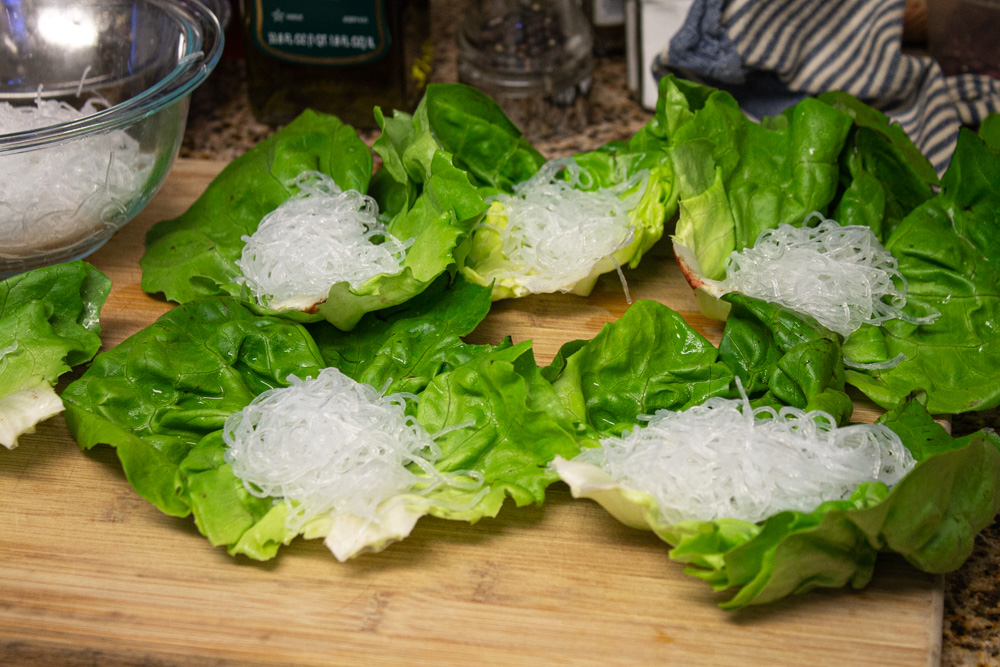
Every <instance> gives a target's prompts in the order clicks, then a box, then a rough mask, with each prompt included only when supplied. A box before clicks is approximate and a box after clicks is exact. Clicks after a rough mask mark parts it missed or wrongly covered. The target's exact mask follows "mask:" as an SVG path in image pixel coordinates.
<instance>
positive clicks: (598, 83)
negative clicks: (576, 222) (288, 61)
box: [181, 0, 1000, 665]
mask: <svg viewBox="0 0 1000 667" xmlns="http://www.w3.org/2000/svg"><path fill="white" fill-rule="evenodd" d="M431 6H432V12H433V25H434V30H435V34H434V43H435V45H436V48H437V50H436V54H435V70H434V75H433V77H432V80H434V81H455V80H457V69H456V47H455V37H454V31H455V28H456V27H457V26H458V24H459V22H460V19H461V9H462V7H463V6H464V5H463V3H462V2H461V0H432V1H431ZM568 114H569V116H567V117H566V118H560V119H559V122H558V123H555V124H553V122H552V119H551V118H550V117H547V118H544V119H541V120H540V121H539V122H530V123H527V124H526V125H525V126H524V127H522V129H523V130H524V132H525V136H526V137H527V138H528V139H529V140H530V141H532V143H534V144H535V145H536V146H537V147H538V148H539V150H541V151H542V153H543V154H545V155H546V156H547V157H557V156H561V155H568V154H570V153H574V152H579V151H583V150H591V149H593V148H596V147H598V146H600V145H602V144H604V143H606V142H608V141H613V140H619V139H627V138H628V137H630V136H632V135H633V134H634V133H635V132H636V131H637V130H638V129H639V128H640V127H642V126H643V125H644V124H645V123H646V122H648V120H649V118H650V117H651V114H650V113H649V112H647V111H645V110H643V109H642V108H641V107H640V106H639V105H638V104H637V103H636V102H634V101H633V100H632V99H630V98H629V96H628V94H627V92H626V90H625V63H624V59H623V58H599V59H597V60H596V62H595V67H594V84H593V89H592V91H591V93H590V96H589V99H588V100H587V101H586V104H578V105H577V106H575V107H573V108H572V109H571V110H570V111H569V112H568ZM276 129H277V128H276V127H273V126H268V125H263V124H261V123H258V122H257V121H256V120H255V119H254V117H253V114H252V113H251V112H250V108H249V105H248V102H247V95H246V79H245V68H244V65H243V62H242V60H241V59H240V58H239V57H238V49H235V50H234V49H233V48H232V47H231V48H229V49H227V57H225V58H224V59H223V60H222V61H221V63H220V64H219V67H218V68H217V69H216V71H215V72H214V73H213V74H212V75H211V77H209V79H208V81H207V82H206V83H205V84H204V85H203V86H202V87H201V88H199V89H198V90H197V91H195V93H194V95H193V97H192V101H191V114H190V118H189V121H188V128H187V132H186V134H185V136H184V142H183V145H182V147H181V156H183V157H188V158H205V159H216V160H232V159H233V158H235V157H237V156H238V155H240V154H241V153H243V152H244V151H246V150H247V149H248V148H251V147H252V146H254V145H256V144H257V143H258V142H259V141H260V140H262V139H264V138H265V137H267V136H268V135H270V134H272V133H273V132H274V131H275V130H276ZM376 135H377V132H374V131H368V132H364V133H362V138H363V139H365V141H367V142H368V143H369V144H370V143H371V142H372V141H374V139H375V136H376ZM997 426H1000V409H997V410H990V411H985V412H978V413H972V414H967V415H960V416H957V417H955V418H954V420H953V432H954V434H955V435H963V434H967V433H971V432H973V431H976V430H978V429H979V428H982V427H994V428H995V427H997ZM944 604H945V610H944V627H943V651H942V664H944V665H977V664H979V665H996V664H1000V522H994V523H993V525H991V526H990V527H989V528H987V529H986V530H985V531H983V533H982V534H980V536H979V538H978V539H977V541H976V546H975V551H974V553H973V554H972V556H971V557H970V558H969V560H968V561H967V562H966V564H965V565H964V566H963V567H962V569H960V570H959V571H957V572H954V573H952V574H950V575H948V576H947V577H946V578H945V602H944Z"/></svg>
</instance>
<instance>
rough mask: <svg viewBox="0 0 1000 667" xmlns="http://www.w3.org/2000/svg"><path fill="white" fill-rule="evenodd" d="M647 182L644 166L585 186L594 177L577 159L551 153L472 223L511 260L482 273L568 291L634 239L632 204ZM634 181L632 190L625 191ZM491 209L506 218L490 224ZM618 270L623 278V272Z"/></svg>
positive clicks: (535, 289)
mask: <svg viewBox="0 0 1000 667" xmlns="http://www.w3.org/2000/svg"><path fill="white" fill-rule="evenodd" d="M563 174H565V177H563ZM648 181H649V172H648V170H643V171H641V172H639V173H637V174H635V175H633V176H632V177H630V178H628V179H627V180H625V181H624V182H622V183H620V184H618V185H616V186H615V187H611V188H597V189H589V188H593V185H594V183H593V178H592V177H591V176H590V175H589V174H587V172H585V171H584V170H583V169H581V167H580V166H579V165H578V164H577V163H576V161H575V160H573V159H572V158H562V159H556V160H550V161H549V162H547V163H546V164H545V165H543V166H542V168H541V169H540V170H539V171H538V172H537V173H536V174H535V175H533V176H532V177H531V178H530V179H528V180H526V181H523V182H521V183H518V184H517V185H515V186H514V194H513V195H510V194H506V193H501V194H499V195H496V196H495V197H491V198H490V200H489V201H491V202H493V201H496V202H499V203H500V204H501V205H502V206H503V211H502V212H498V213H494V212H493V211H491V212H490V214H489V215H488V216H487V218H486V219H484V221H483V222H482V223H480V224H479V225H478V226H477V230H482V229H490V230H492V231H494V232H496V233H497V234H498V235H499V239H500V245H501V248H502V251H503V254H504V256H505V257H506V258H507V259H508V260H509V261H510V264H511V265H512V266H510V267H507V268H503V269H499V270H496V271H494V272H490V274H489V275H487V276H485V277H486V278H487V279H491V280H492V279H499V280H504V279H514V280H516V281H517V282H518V283H519V284H521V285H523V286H524V287H525V288H526V289H527V290H528V291H529V292H532V293H542V292H556V291H569V290H570V289H572V287H573V285H574V284H576V283H577V282H579V281H580V280H583V279H584V278H586V277H587V276H589V275H590V274H591V272H592V271H593V270H594V268H595V266H596V265H597V264H598V262H600V261H601V260H602V259H604V258H605V257H608V256H610V255H612V254H613V253H615V252H617V251H618V250H621V249H622V248H625V247H628V245H629V244H630V243H632V241H633V239H634V226H633V225H632V223H631V221H630V219H629V211H630V210H632V209H633V208H635V207H636V206H637V205H638V203H639V201H640V200H641V198H642V195H643V193H644V191H645V189H646V185H647V184H648ZM637 185H639V186H640V187H639V188H638V189H637V190H636V191H635V192H633V193H631V194H629V195H628V196H626V197H624V198H623V197H622V195H624V194H625V193H626V192H628V191H629V190H631V189H632V188H634V187H635V186H637ZM496 216H502V217H504V218H506V224H493V223H492V222H491V218H494V217H496ZM619 276H620V277H621V278H622V281H623V285H624V276H623V275H622V274H621V272H620V271H619ZM625 289H626V293H627V289H628V288H627V286H625Z"/></svg>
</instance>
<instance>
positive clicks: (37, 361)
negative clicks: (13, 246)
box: [0, 261, 111, 449]
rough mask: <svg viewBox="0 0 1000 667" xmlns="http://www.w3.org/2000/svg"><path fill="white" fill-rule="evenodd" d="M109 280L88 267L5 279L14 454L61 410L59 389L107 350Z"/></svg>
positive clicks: (2, 424)
mask: <svg viewBox="0 0 1000 667" xmlns="http://www.w3.org/2000/svg"><path fill="white" fill-rule="evenodd" d="M110 291H111V281H110V280H108V278H107V277H106V276H105V275H104V274H103V273H101V272H100V271H98V270H97V269H95V268H94V267H93V266H91V265H90V264H88V263H86V262H82V261H75V262H67V263H64V264H56V265H54V266H47V267H43V268H40V269H35V270H33V271H28V272H26V273H21V274H18V275H15V276H12V277H10V278H7V279H6V280H3V281H0V444H2V445H3V446H4V447H7V448H8V449H13V448H14V447H16V446H17V439H18V437H19V436H21V435H24V434H25V433H32V432H34V430H35V425H36V424H38V423H39V422H41V421H43V420H45V419H48V418H49V417H51V416H53V415H55V414H58V413H59V412H61V411H62V410H63V404H62V401H61V400H60V399H59V397H58V395H56V392H55V390H54V389H53V386H54V385H55V383H56V381H57V380H58V379H59V376H61V375H62V374H63V373H66V372H67V371H69V370H70V369H71V368H72V367H73V366H77V365H79V364H82V363H84V362H87V361H89V360H90V359H92V358H93V357H94V355H95V354H97V351H98V349H100V347H101V337H100V334H101V325H100V313H101V307H102V306H103V305H104V302H105V300H107V298H108V294H109V293H110Z"/></svg>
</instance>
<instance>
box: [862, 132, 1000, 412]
mask: <svg viewBox="0 0 1000 667" xmlns="http://www.w3.org/2000/svg"><path fill="white" fill-rule="evenodd" d="M998 211H1000V149H993V148H990V147H989V146H988V145H987V144H986V143H984V142H983V141H982V140H980V139H979V138H977V137H976V136H975V135H974V134H973V133H972V132H969V131H967V130H966V131H962V132H961V133H960V135H959V140H958V146H957V148H956V149H955V154H954V157H953V158H952V162H951V166H950V167H949V169H948V171H947V173H946V174H945V176H944V178H943V180H942V185H941V193H940V194H938V195H937V196H935V197H934V198H933V199H930V200H928V201H927V202H925V203H924V204H922V205H921V206H919V207H918V208H917V209H915V210H914V211H913V212H912V213H910V214H909V215H908V216H907V217H906V218H905V219H904V220H903V221H902V222H901V223H900V224H899V226H898V227H896V228H895V229H894V230H893V232H892V234H891V235H890V236H889V238H888V240H887V242H886V248H887V249H888V250H889V252H891V253H892V255H893V257H895V258H896V259H897V260H898V262H899V271H900V273H901V274H902V275H903V276H904V277H905V278H906V280H907V283H908V285H909V291H908V293H907V303H908V309H911V308H912V309H913V312H915V313H916V314H924V313H927V312H935V311H936V312H938V313H940V316H939V317H938V318H937V319H936V320H935V321H934V322H933V323H931V324H923V325H914V324H909V323H906V322H902V321H900V320H889V321H888V322H886V323H885V324H883V325H882V326H881V327H873V326H870V325H865V326H863V327H862V328H861V329H860V330H858V331H857V332H855V333H854V334H852V335H851V337H850V338H849V339H848V341H847V343H846V345H845V348H844V351H845V355H846V356H847V358H848V359H850V360H851V361H854V362H861V363H880V362H883V363H884V362H888V361H890V360H893V359H895V358H896V357H897V355H900V354H902V355H904V357H905V358H904V359H903V361H902V362H901V363H898V364H896V365H895V366H892V367H891V368H885V369H881V370H852V369H850V368H849V369H848V371H847V380H848V382H850V383H851V384H853V385H855V386H856V387H858V388H859V389H860V390H861V391H862V392H864V393H865V395H867V396H868V397H869V398H871V399H872V400H873V401H875V402H876V403H878V404H879V405H881V406H883V407H886V408H889V407H894V406H897V405H899V404H901V403H902V402H903V401H904V400H905V398H906V396H908V395H909V394H910V393H912V392H914V391H918V390H922V391H924V392H926V393H927V409H928V410H930V411H931V412H932V413H935V414H954V413H959V412H967V411H970V410H983V409H988V408H991V407H995V406H997V405H1000V270H998V268H997V263H996V257H998V256H1000V212H998Z"/></svg>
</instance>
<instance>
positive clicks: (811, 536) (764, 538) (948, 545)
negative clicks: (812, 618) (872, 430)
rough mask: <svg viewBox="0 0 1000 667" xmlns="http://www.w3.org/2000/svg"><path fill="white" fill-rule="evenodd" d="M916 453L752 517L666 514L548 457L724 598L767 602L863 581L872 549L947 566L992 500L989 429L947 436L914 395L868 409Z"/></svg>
mask: <svg viewBox="0 0 1000 667" xmlns="http://www.w3.org/2000/svg"><path fill="white" fill-rule="evenodd" d="M879 421H880V422H882V423H884V424H885V425H886V426H888V427H889V428H891V429H892V430H893V431H895V432H896V433H897V434H898V435H899V436H900V438H901V440H902V441H903V443H904V444H905V445H906V446H907V447H908V448H909V449H910V451H911V452H912V453H913V455H914V457H915V458H916V459H917V461H918V463H917V465H916V467H915V468H914V469H913V470H911V471H910V472H909V474H907V476H906V477H904V478H903V479H902V480H901V481H900V482H899V483H898V484H896V486H895V487H893V488H892V489H891V490H889V489H888V488H887V487H886V486H885V485H884V484H882V483H881V482H875V483H871V482H866V483H864V484H861V485H860V486H859V487H858V488H857V489H856V490H855V491H854V493H852V494H851V496H850V497H849V498H846V499H844V500H833V501H829V502H824V503H822V504H819V505H818V506H817V508H816V509H815V510H814V511H812V512H793V511H785V512H779V513H778V514H775V515H772V516H771V517H769V518H768V519H767V520H765V521H764V522H762V523H760V524H753V523H749V522H746V521H741V520H737V519H718V520H715V521H687V522H682V523H679V524H672V525H670V524H667V523H665V522H663V521H662V520H661V519H660V515H659V510H658V508H657V506H656V503H655V501H654V500H653V499H652V497H651V496H649V495H648V494H645V493H643V492H641V491H637V490H634V489H629V488H627V487H622V486H621V485H620V484H617V483H616V482H615V481H614V480H612V479H611V478H610V477H609V476H608V475H607V474H606V473H604V472H603V471H602V470H601V469H600V468H598V467H597V466H593V465H591V464H586V463H582V462H575V461H565V460H556V462H555V466H554V467H555V468H556V470H558V471H559V472H560V474H561V476H562V478H563V479H564V480H565V481H566V482H567V483H568V484H569V485H570V488H571V490H572V491H573V495H574V496H575V497H585V498H592V499H594V500H596V501H597V502H599V503H600V504H601V505H603V506H605V507H606V508H607V509H608V511H610V512H611V513H612V514H613V515H615V516H616V517H617V518H619V519H620V520H622V521H623V522H624V523H626V524H628V525H630V526H633V527H636V528H644V529H648V530H652V531H654V532H655V533H656V534H657V535H658V536H659V537H660V538H661V539H663V540H664V541H665V542H667V543H668V544H670V545H671V546H672V548H671V550H670V557H671V558H672V559H674V560H677V561H679V562H682V563H685V564H687V565H688V568H687V569H686V570H685V571H686V572H687V573H688V574H691V575H693V576H696V577H698V578H700V579H703V580H704V581H706V582H707V583H709V584H710V585H711V586H712V587H713V588H714V589H715V590H718V591H723V590H725V591H731V592H733V595H732V597H730V598H729V599H728V600H726V601H725V602H723V603H721V605H720V606H722V607H723V608H724V609H739V608H742V607H746V606H748V605H757V604H766V603H769V602H774V601H776V600H779V599H781V598H783V597H786V596H788V595H793V594H798V593H804V592H806V591H809V590H812V589H815V588H821V587H822V588H837V587H842V586H847V585H850V586H852V587H854V588H861V587H864V586H866V585H867V584H868V583H869V582H870V581H871V578H872V574H873V571H874V566H875V562H876V559H877V557H878V555H879V553H882V552H895V553H898V554H900V555H902V556H903V557H904V558H906V559H907V560H908V561H909V562H910V563H912V564H913V565H914V566H916V567H918V568H919V569H921V570H923V571H926V572H933V573H942V572H950V571H953V570H955V569H957V568H958V567H960V566H961V564H962V563H963V562H964V561H965V559H966V558H968V556H969V555H970V554H971V553H972V548H973V542H974V539H975V536H976V534H977V533H978V532H979V531H980V530H982V529H983V528H985V527H986V526H987V525H989V523H990V522H991V521H992V520H993V518H994V516H996V514H997V512H998V510H1000V437H998V436H997V435H996V434H995V433H994V432H992V431H980V432H978V433H975V434H972V435H970V436H966V437H963V438H955V439H953V438H951V436H950V435H948V433H947V432H946V431H945V430H944V428H943V427H941V426H940V425H939V424H937V423H936V422H934V421H933V419H932V418H931V416H930V415H929V414H928V413H927V411H926V409H924V408H923V406H922V405H920V403H919V402H918V401H916V400H911V401H908V402H907V403H905V404H903V405H902V406H900V407H899V408H898V409H896V410H893V411H890V412H889V413H886V414H885V415H884V416H883V417H882V419H880V420H879Z"/></svg>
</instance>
